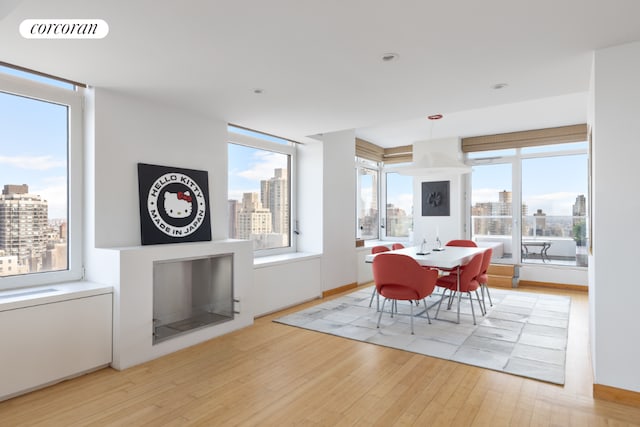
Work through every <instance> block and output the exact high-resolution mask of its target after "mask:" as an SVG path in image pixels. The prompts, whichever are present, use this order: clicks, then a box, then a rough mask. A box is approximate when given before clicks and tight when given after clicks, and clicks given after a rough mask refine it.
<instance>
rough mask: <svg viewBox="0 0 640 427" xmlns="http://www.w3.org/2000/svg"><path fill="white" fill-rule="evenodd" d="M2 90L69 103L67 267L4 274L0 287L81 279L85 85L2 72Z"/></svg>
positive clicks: (60, 103)
mask: <svg viewBox="0 0 640 427" xmlns="http://www.w3.org/2000/svg"><path fill="white" fill-rule="evenodd" d="M0 92H4V93H8V94H11V95H16V96H21V97H25V98H31V99H34V100H38V101H43V102H50V103H54V104H59V105H64V106H67V111H68V114H67V129H68V141H67V233H68V238H67V269H66V270H58V271H43V272H35V273H28V274H21V275H16V276H5V277H0V290H7V289H13V288H25V287H29V286H39V285H47V284H53V283H59V282H67V281H77V280H81V279H82V278H83V276H84V272H83V270H84V269H83V258H82V254H83V241H82V230H83V222H84V221H83V203H84V196H83V195H84V186H83V175H84V168H83V157H84V154H83V146H84V139H83V132H84V125H83V123H84V120H83V115H84V111H83V106H84V89H83V88H81V87H78V86H76V87H75V89H74V90H71V89H68V88H63V87H59V86H54V85H51V84H46V83H42V82H40V81H36V80H31V79H26V78H22V77H17V76H13V75H9V74H4V73H0Z"/></svg>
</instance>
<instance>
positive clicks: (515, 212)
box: [464, 141, 591, 269]
mask: <svg viewBox="0 0 640 427" xmlns="http://www.w3.org/2000/svg"><path fill="white" fill-rule="evenodd" d="M579 142H584V143H586V142H587V141H579ZM567 144H571V142H569V143H567ZM547 145H557V144H547ZM547 145H538V147H545V146H547ZM525 148H531V147H517V148H513V149H514V150H515V151H514V154H509V155H492V154H495V153H492V152H487V156H486V157H480V156H478V157H475V156H474V157H471V156H470V155H474V154H475V155H477V154H481V152H468V153H466V155H465V157H466V164H468V165H470V166H487V165H495V164H510V165H511V174H512V175H511V181H512V182H511V188H512V190H511V191H512V201H511V203H512V221H513V229H514V230H518V232H517V233H515V234H514V235H513V236H512V239H513V240H512V242H513V245H514V247H517V248H519V247H521V243H522V240H523V236H522V203H523V201H522V163H523V161H524V160H527V159H540V158H548V157H565V156H575V155H586V156H587V159H588V158H589V156H590V153H589V148H588V146H585V148H571V149H561V150H557V151H553V150H551V151H540V152H536V153H523V152H522V151H523V150H524V149H525ZM472 175H473V173H470V174H468V176H467V179H466V182H465V185H466V189H467V190H466V193H467V194H469V195H470V194H471V192H472V191H473V187H472ZM516 190H517V191H516ZM587 193H588V192H587ZM585 197H587V204H588V205H589V204H590V203H591V200H589V195H588V194H585ZM471 207H472V201H471V196H469V197H466V200H465V209H466V215H465V216H464V220H465V225H464V229H465V234H466V235H467V238H470V239H471V238H473V235H472V218H471ZM585 217H586V221H587V227H588V224H589V223H590V222H591V218H590V217H589V212H588V211H587V215H586V216H585ZM512 263H513V264H514V265H523V262H522V254H521V251H514V253H513V254H512ZM526 265H527V267H529V266H532V267H534V268H537V267H539V265H538V264H535V263H527V264H526ZM548 266H552V267H553V268H560V269H563V268H566V269H586V268H587V267H581V266H577V265H575V266H574V265H563V264H549V265H545V266H544V267H548Z"/></svg>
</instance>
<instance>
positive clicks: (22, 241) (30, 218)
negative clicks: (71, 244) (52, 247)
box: [0, 184, 50, 272]
mask: <svg viewBox="0 0 640 427" xmlns="http://www.w3.org/2000/svg"><path fill="white" fill-rule="evenodd" d="M49 231H50V229H49V226H48V204H47V201H46V200H42V198H41V197H40V196H38V195H35V194H29V186H28V185H26V184H22V185H11V184H10V185H5V186H4V188H3V190H2V195H0V250H3V251H4V253H5V255H6V256H15V257H17V262H18V264H19V265H21V266H28V271H30V272H37V271H40V270H41V269H42V267H43V265H42V264H43V257H44V256H45V254H46V251H47V242H48V236H49V234H48V233H49Z"/></svg>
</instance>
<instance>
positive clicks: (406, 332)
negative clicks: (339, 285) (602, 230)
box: [274, 287, 571, 384]
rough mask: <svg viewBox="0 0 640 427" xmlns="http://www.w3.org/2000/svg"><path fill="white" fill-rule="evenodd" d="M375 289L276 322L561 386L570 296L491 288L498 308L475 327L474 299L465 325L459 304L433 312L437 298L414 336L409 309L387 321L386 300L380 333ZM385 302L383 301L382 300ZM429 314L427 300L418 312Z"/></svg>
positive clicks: (464, 309)
mask: <svg viewBox="0 0 640 427" xmlns="http://www.w3.org/2000/svg"><path fill="white" fill-rule="evenodd" d="M372 290H373V288H372V287H369V288H363V289H360V290H358V291H355V292H353V293H350V294H348V295H345V296H342V297H340V298H337V299H334V300H331V301H327V302H325V303H321V304H319V305H316V306H313V307H310V308H307V309H304V310H302V311H299V312H296V313H293V314H290V315H287V316H284V317H280V318H278V319H276V320H274V321H275V322H279V323H282V324H286V325H291V326H296V327H300V328H304V329H309V330H313V331H317V332H322V333H327V334H331V335H336V336H340V337H344V338H349V339H352V340H357V341H363V342H367V343H372V344H378V345H382V346H386V347H392V348H396V349H400V350H405V351H410V352H414V353H420V354H424V355H427V356H433V357H438V358H441V359H447V360H453V361H456V362H460V363H465V364H468V365H474V366H478V367H482V368H487V369H493V370H496V371H501V372H506V373H510V374H514V375H520V376H523V377H528V378H533V379H536V380H541V381H546V382H550V383H554V384H564V380H565V359H566V349H567V331H568V325H569V312H570V306H571V298H570V297H566V296H557V295H547V294H534V293H525V292H515V291H510V290H506V289H491V298H492V301H493V306H490V305H489V302H488V300H487V304H486V305H487V314H486V316H482V315H481V314H480V313H478V311H479V310H478V305H477V302H476V303H474V304H475V306H474V308H475V311H476V319H477V325H473V319H472V317H471V307H470V305H469V301H468V300H465V299H464V298H463V300H462V305H461V314H460V323H459V324H457V323H455V319H456V305H455V304H454V305H453V306H452V308H451V310H447V309H446V303H445V302H443V303H442V308H441V309H440V313H439V315H438V319H434V317H435V314H436V308H437V302H438V301H439V299H440V296H439V295H433V296H431V297H429V298H427V305H428V306H430V307H431V308H430V309H429V315H430V316H431V322H432V323H431V324H428V322H427V319H426V317H425V315H424V314H421V315H420V316H419V317H415V318H414V330H415V335H411V326H410V323H409V322H410V317H409V310H410V307H409V305H408V304H409V303H408V302H405V301H401V302H399V303H398V313H397V314H396V315H394V316H393V317H391V316H390V313H389V308H390V306H391V304H390V302H388V303H387V304H386V306H385V312H384V313H383V314H382V321H381V323H380V328H379V329H378V328H376V323H377V322H378V314H379V312H377V311H376V301H375V299H374V301H373V304H372V307H371V308H370V307H369V300H370V298H371V292H372ZM380 302H381V304H382V298H381V301H380ZM420 312H422V313H424V307H423V304H422V302H421V303H420V305H419V307H418V308H416V307H414V313H420Z"/></svg>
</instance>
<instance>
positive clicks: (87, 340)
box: [0, 282, 113, 400]
mask: <svg viewBox="0 0 640 427" xmlns="http://www.w3.org/2000/svg"><path fill="white" fill-rule="evenodd" d="M112 299H113V298H112V288H111V287H105V286H103V285H97V284H92V283H87V282H77V283H70V284H54V285H49V286H42V287H36V288H26V289H14V290H10V291H3V292H0V400H5V399H8V398H11V397H13V396H17V395H19V394H23V393H26V392H28V391H31V390H34V389H37V388H40V387H43V386H46V385H49V384H53V383H56V382H59V381H62V380H64V379H67V378H71V377H74V376H77V375H80V374H83V373H86V372H89V371H92V370H95V369H98V368H101V367H104V366H108V365H109V364H110V363H111V355H112V351H111V339H112V337H111V335H112V332H111V331H112Z"/></svg>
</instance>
